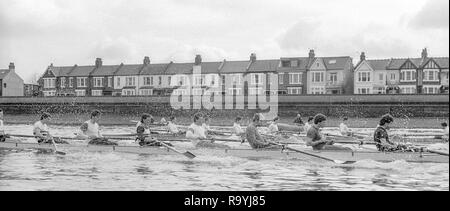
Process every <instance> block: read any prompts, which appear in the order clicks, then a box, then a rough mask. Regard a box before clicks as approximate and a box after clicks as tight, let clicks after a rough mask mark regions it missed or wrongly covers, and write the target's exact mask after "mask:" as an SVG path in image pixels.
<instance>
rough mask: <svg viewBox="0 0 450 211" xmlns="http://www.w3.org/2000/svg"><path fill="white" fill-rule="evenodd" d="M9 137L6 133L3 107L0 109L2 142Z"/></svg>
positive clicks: (0, 137)
mask: <svg viewBox="0 0 450 211" xmlns="http://www.w3.org/2000/svg"><path fill="white" fill-rule="evenodd" d="M6 138H9V136H8V135H6V133H5V126H4V125H3V109H0V142H5V141H6Z"/></svg>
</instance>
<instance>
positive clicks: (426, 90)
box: [423, 86, 439, 94]
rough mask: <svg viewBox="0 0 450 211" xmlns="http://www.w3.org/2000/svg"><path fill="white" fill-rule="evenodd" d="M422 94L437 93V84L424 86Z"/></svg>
mask: <svg viewBox="0 0 450 211" xmlns="http://www.w3.org/2000/svg"><path fill="white" fill-rule="evenodd" d="M423 93H424V94H439V86H424V87H423Z"/></svg>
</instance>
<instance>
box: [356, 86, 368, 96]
mask: <svg viewBox="0 0 450 211" xmlns="http://www.w3.org/2000/svg"><path fill="white" fill-rule="evenodd" d="M358 94H360V95H367V94H370V88H358Z"/></svg>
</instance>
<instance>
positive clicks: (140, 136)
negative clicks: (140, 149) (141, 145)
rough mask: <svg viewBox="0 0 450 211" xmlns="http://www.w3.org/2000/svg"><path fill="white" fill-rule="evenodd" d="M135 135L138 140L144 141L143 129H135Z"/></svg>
mask: <svg viewBox="0 0 450 211" xmlns="http://www.w3.org/2000/svg"><path fill="white" fill-rule="evenodd" d="M136 133H137V137H138V138H139V139H141V140H143V139H145V137H146V135H145V134H144V133H145V128H144V127H142V126H139V127H138V128H137V129H136Z"/></svg>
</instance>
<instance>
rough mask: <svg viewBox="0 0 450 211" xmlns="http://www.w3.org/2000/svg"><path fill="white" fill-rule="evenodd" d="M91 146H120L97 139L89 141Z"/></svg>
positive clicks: (103, 139)
mask: <svg viewBox="0 0 450 211" xmlns="http://www.w3.org/2000/svg"><path fill="white" fill-rule="evenodd" d="M89 144H90V145H103V146H111V145H113V146H118V144H117V143H115V142H112V141H109V140H108V139H107V138H95V139H92V140H91V141H89Z"/></svg>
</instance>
